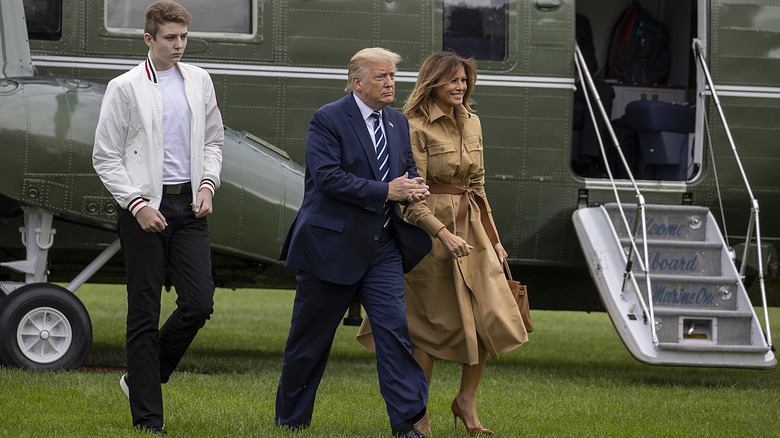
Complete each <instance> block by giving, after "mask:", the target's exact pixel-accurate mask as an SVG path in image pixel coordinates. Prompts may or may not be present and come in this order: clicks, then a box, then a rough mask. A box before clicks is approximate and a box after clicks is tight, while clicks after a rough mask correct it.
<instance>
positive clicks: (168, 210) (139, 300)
mask: <svg viewBox="0 0 780 438" xmlns="http://www.w3.org/2000/svg"><path fill="white" fill-rule="evenodd" d="M191 203H192V195H191V193H189V192H187V193H182V194H179V195H164V196H163V199H162V203H161V204H160V213H162V214H163V216H164V217H165V218H166V221H167V222H168V226H167V227H166V229H165V230H163V231H162V232H159V233H149V232H146V231H144V230H143V229H141V227H140V225H139V224H138V221H137V220H136V218H135V217H134V216H133V215H132V213H130V212H129V211H127V210H125V209H119V210H118V211H119V218H118V226H117V231H118V233H119V239H120V243H121V247H122V255H123V257H124V259H125V267H126V270H127V334H126V342H127V374H128V379H127V382H128V387H129V389H130V412H131V414H132V417H133V426H160V427H162V425H163V403H162V388H161V385H160V384H161V383H165V382H167V381H168V379H169V378H170V376H171V373H173V370H174V369H175V368H176V366H177V365H178V363H179V361H180V360H181V358H182V356H184V352H185V351H186V350H187V348H188V347H189V345H190V343H192V340H193V339H194V338H195V335H196V334H197V332H198V330H200V328H201V327H203V325H204V324H205V323H206V320H207V319H209V315H211V313H212V312H213V307H214V300H213V298H214V281H213V279H212V278H211V252H210V245H209V240H210V239H209V231H208V222H207V221H206V218H200V219H198V218H196V217H195V214H194V213H193V212H192V206H191ZM166 263H167V264H168V265H170V267H171V270H172V272H173V284H174V287H175V288H176V295H177V298H176V309H175V310H174V311H173V313H172V314H171V315H170V317H168V319H167V321H166V322H165V324H163V326H162V328H159V329H158V327H159V323H160V296H161V294H162V286H163V276H164V272H165V267H166Z"/></svg>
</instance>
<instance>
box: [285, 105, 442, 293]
mask: <svg viewBox="0 0 780 438" xmlns="http://www.w3.org/2000/svg"><path fill="white" fill-rule="evenodd" d="M355 98H356V97H355V96H353V95H352V94H351V93H350V94H348V95H347V96H345V97H343V98H342V99H339V100H337V101H336V102H332V103H329V104H327V105H325V106H323V107H322V108H320V109H319V110H318V111H317V112H316V113H315V114H314V117H313V118H312V120H311V123H310V125H309V133H308V137H307V139H306V177H305V182H304V184H305V191H304V195H303V204H302V205H301V208H300V209H299V210H298V214H297V215H296V217H295V220H294V221H293V224H292V226H291V227H290V231H289V233H288V234H287V239H286V241H285V243H284V247H283V248H282V254H281V256H280V257H279V258H280V260H287V266H289V267H291V268H295V269H298V270H303V271H306V272H309V273H311V274H312V275H314V276H315V277H317V278H319V279H321V280H325V281H328V282H331V283H337V284H345V285H347V284H354V283H356V282H358V281H359V280H360V279H361V278H362V276H363V275H364V274H365V272H366V271H367V270H368V267H369V263H370V262H371V260H372V258H373V255H374V253H375V251H376V248H377V243H378V242H377V241H378V239H379V235H380V233H381V232H382V226H383V225H384V222H385V216H384V215H383V214H382V207H383V205H384V203H385V200H386V199H387V189H388V183H386V182H383V181H381V179H380V176H379V164H378V163H377V159H376V152H375V150H374V143H373V141H372V139H371V137H370V135H369V132H368V129H367V128H366V122H365V120H363V117H362V115H361V113H360V109H359V108H358V106H357V103H356V102H355ZM382 120H383V123H384V130H385V133H386V137H387V146H388V152H389V163H390V174H389V180H392V179H394V178H397V177H399V176H402V175H403V174H404V173H405V172H409V177H410V178H413V177H416V176H418V175H417V168H416V166H415V164H414V158H413V156H412V149H411V144H410V142H409V122H408V121H407V120H406V117H404V116H403V114H401V113H400V112H398V111H397V110H395V109H393V108H390V107H385V108H384V109H383V110H382ZM391 210H392V219H391V221H392V229H393V231H394V236H395V240H396V243H397V245H398V248H399V250H400V251H401V255H402V257H403V268H404V272H409V271H410V270H411V269H412V268H413V267H414V266H415V265H416V264H417V263H419V262H420V260H422V258H423V257H425V255H426V254H427V253H428V252H429V251H430V250H431V238H430V236H428V233H427V232H426V231H424V230H423V229H422V228H419V227H417V226H414V225H411V224H409V223H407V222H406V221H404V219H403V218H402V217H401V214H400V209H399V207H398V203H397V202H392V209H391Z"/></svg>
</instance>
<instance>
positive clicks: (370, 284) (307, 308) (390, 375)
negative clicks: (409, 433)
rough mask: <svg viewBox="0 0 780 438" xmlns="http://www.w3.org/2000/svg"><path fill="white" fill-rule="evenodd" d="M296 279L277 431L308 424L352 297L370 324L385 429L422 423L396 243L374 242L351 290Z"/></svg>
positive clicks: (422, 387)
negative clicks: (368, 260) (386, 419)
mask: <svg viewBox="0 0 780 438" xmlns="http://www.w3.org/2000/svg"><path fill="white" fill-rule="evenodd" d="M385 234H389V233H388V232H385V233H383V235H385ZM297 279H298V287H297V289H296V293H295V303H294V305H293V316H292V322H291V327H290V334H289V336H288V338H287V344H286V346H285V349H284V361H283V363H282V376H281V379H280V380H279V387H278V389H277V392H276V423H277V424H280V425H283V426H289V427H291V428H304V427H308V426H309V425H310V424H311V418H312V412H313V410H314V399H315V396H316V392H317V387H318V386H319V383H320V380H321V379H322V375H323V372H324V371H325V364H326V362H327V361H328V355H329V354H330V348H331V345H332V344H333V337H334V335H335V333H336V329H337V328H338V326H339V323H340V322H341V319H342V318H343V317H344V314H345V313H346V311H347V308H348V307H349V304H350V302H351V301H352V297H353V296H357V298H358V300H359V301H360V303H361V304H362V305H363V308H365V309H366V313H367V314H368V317H369V318H370V319H371V327H372V328H373V334H374V340H375V343H376V356H377V359H376V360H377V374H378V376H379V390H380V392H381V393H382V397H383V398H384V399H385V405H386V408H387V414H388V416H389V417H390V425H391V426H396V425H398V424H400V423H403V422H414V421H416V420H418V419H419V418H420V417H422V414H424V412H425V407H426V405H427V398H428V380H427V379H426V377H425V373H424V372H423V371H422V368H420V365H419V364H418V363H417V361H416V360H415V359H414V357H413V356H412V354H411V340H410V336H409V328H408V327H407V322H406V304H405V302H404V278H403V268H402V264H401V254H400V252H399V251H398V248H397V246H396V244H395V240H394V239H393V238H392V237H390V238H387V239H380V245H379V249H378V250H377V252H376V254H375V256H374V259H373V260H372V262H371V266H370V267H369V270H368V272H366V274H365V275H364V276H363V278H362V279H361V280H360V281H359V282H358V283H356V284H353V285H346V286H345V285H341V284H335V283H329V282H326V281H323V280H320V279H318V278H315V277H314V276H312V275H311V274H309V273H308V272H304V271H298V274H297ZM336 408H337V407H335V406H334V407H333V409H336Z"/></svg>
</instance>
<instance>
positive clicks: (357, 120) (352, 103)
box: [345, 93, 398, 180]
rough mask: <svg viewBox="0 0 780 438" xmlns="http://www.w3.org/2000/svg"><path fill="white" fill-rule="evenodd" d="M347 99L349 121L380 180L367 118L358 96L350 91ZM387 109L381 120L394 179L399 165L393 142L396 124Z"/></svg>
mask: <svg viewBox="0 0 780 438" xmlns="http://www.w3.org/2000/svg"><path fill="white" fill-rule="evenodd" d="M345 99H346V100H347V115H349V123H350V124H351V125H352V129H353V130H354V131H355V135H357V138H358V140H360V144H361V145H362V146H363V151H364V152H365V153H366V158H367V159H368V162H369V163H370V164H371V171H372V172H373V173H374V178H376V179H377V180H379V179H380V178H381V176H380V173H379V163H378V162H377V159H376V149H374V141H373V140H372V139H371V137H370V136H369V133H368V128H367V126H366V119H364V118H363V113H362V112H361V111H360V107H358V104H357V99H358V97H357V96H355V95H354V94H353V93H350V94H349V95H347V96H346V98H345ZM385 109H387V107H385ZM385 109H383V110H382V118H381V120H382V126H383V127H384V130H385V135H386V138H387V152H388V155H389V158H390V178H391V179H392V177H393V175H394V174H395V173H394V172H395V169H396V168H397V167H398V160H397V157H396V154H395V153H394V151H395V147H394V143H393V139H394V138H395V137H397V136H396V135H393V129H394V128H395V125H394V124H393V122H391V121H390V120H388V119H389V112H388V111H385Z"/></svg>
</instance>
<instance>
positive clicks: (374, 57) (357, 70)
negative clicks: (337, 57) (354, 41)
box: [344, 47, 401, 92]
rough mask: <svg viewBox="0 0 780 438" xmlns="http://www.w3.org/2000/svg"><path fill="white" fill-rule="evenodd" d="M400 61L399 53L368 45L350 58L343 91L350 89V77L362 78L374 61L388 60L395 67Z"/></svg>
mask: <svg viewBox="0 0 780 438" xmlns="http://www.w3.org/2000/svg"><path fill="white" fill-rule="evenodd" d="M400 61H401V55H399V54H397V53H395V52H391V51H389V50H387V49H383V48H381V47H369V48H367V49H363V50H361V51H359V52H357V53H355V55H354V56H353V57H352V59H350V60H349V66H348V67H347V69H348V72H347V76H348V77H347V87H346V88H345V89H344V91H347V92H350V91H352V78H358V79H363V77H364V76H365V75H366V73H368V69H369V68H370V67H371V64H373V63H375V62H389V63H391V64H393V67H395V65H396V64H398V63H399V62H400Z"/></svg>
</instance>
